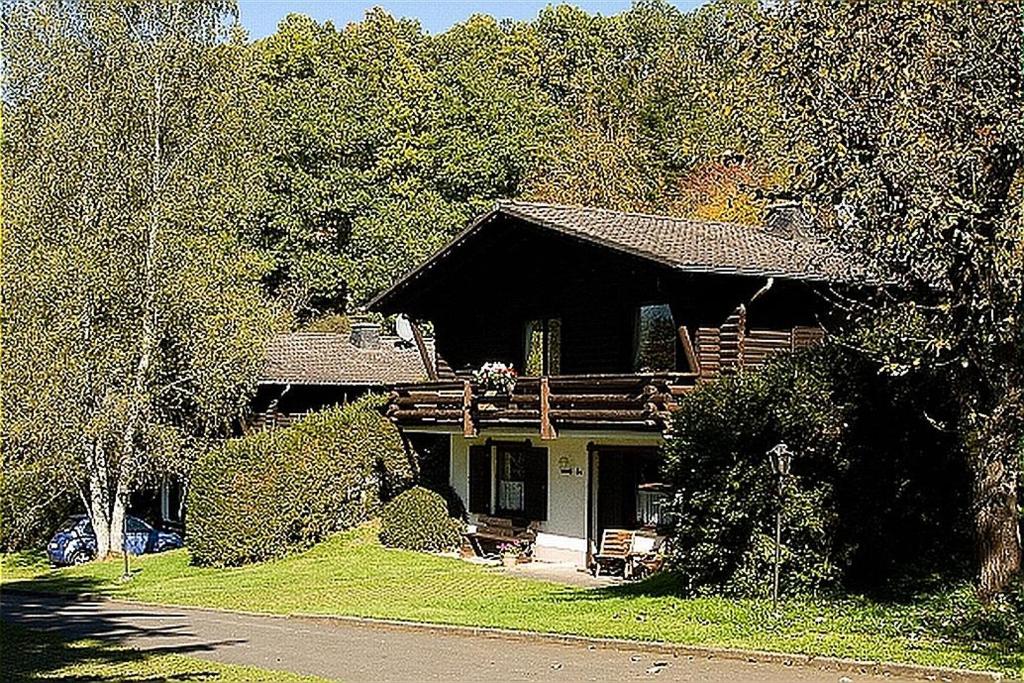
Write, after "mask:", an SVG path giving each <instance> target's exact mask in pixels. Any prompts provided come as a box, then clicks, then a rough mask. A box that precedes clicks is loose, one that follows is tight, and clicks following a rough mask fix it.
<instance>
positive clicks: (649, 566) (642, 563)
mask: <svg viewBox="0 0 1024 683" xmlns="http://www.w3.org/2000/svg"><path fill="white" fill-rule="evenodd" d="M664 564H665V537H664V536H655V535H653V534H642V533H638V534H634V535H633V542H632V544H631V545H630V548H629V554H628V555H627V557H626V565H625V568H624V569H623V576H625V577H626V578H628V579H643V578H646V577H648V576H650V575H651V574H654V573H655V572H657V571H659V570H660V569H661V568H662V567H663V566H664Z"/></svg>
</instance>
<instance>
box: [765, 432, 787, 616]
mask: <svg viewBox="0 0 1024 683" xmlns="http://www.w3.org/2000/svg"><path fill="white" fill-rule="evenodd" d="M768 463H769V464H770V465H771V468H772V471H773V472H775V474H776V475H777V476H778V500H777V501H776V502H777V505H776V507H775V576H774V581H773V583H772V611H773V612H776V613H777V612H778V610H779V566H780V565H781V564H782V501H783V496H784V495H785V487H784V484H785V480H786V477H788V476H789V468H790V465H792V464H793V452H792V451H791V450H789V446H787V445H786V444H784V443H780V444H778V445H777V446H775V447H774V448H772V449H771V450H769V451H768Z"/></svg>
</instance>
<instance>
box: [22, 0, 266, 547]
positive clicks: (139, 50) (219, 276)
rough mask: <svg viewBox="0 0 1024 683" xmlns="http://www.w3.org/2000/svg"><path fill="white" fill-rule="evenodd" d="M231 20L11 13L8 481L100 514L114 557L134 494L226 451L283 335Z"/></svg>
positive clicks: (110, 12) (41, 6)
mask: <svg viewBox="0 0 1024 683" xmlns="http://www.w3.org/2000/svg"><path fill="white" fill-rule="evenodd" d="M234 17H235V13H234V8H233V6H232V4H231V3H226V2H222V1H220V0H200V1H197V2H189V3H183V4H176V3H168V2H162V1H161V0H147V1H145V2H140V3H134V4H131V5H127V4H123V3H108V2H101V1H96V0H85V1H83V2H75V3H64V2H58V1H56V0H41V1H40V2H34V1H31V2H30V1H21V0H5V1H4V3H3V13H2V22H3V40H4V81H3V102H4V121H3V123H4V136H3V150H2V152H3V159H4V164H3V195H4V206H3V209H4V229H5V230H4V258H3V262H2V279H3V282H4V287H3V292H2V296H3V301H2V308H3V320H2V336H3V343H4V361H3V365H4V372H3V378H2V383H3V386H2V390H3V391H2V394H3V418H4V419H3V427H2V439H3V440H2V451H3V454H4V463H3V467H4V478H5V480H6V479H8V478H10V480H11V481H13V480H15V479H21V478H23V477H26V476H29V475H31V476H33V477H38V481H36V482H34V483H31V484H28V483H27V482H26V485H27V486H29V487H34V488H36V489H40V490H48V491H50V492H56V491H58V490H63V491H67V492H71V493H72V495H75V496H76V498H77V497H79V496H80V497H81V499H83V500H85V501H87V502H86V504H87V506H88V512H89V514H90V516H91V517H92V521H93V526H94V528H95V529H96V531H97V535H98V542H99V552H100V554H101V555H103V554H105V553H106V550H107V548H108V547H109V545H111V544H112V545H113V546H114V547H117V546H119V544H120V540H119V534H120V530H121V520H122V519H123V511H124V505H125V503H126V502H127V500H128V498H129V496H130V495H131V493H132V492H133V491H135V490H137V489H138V488H139V487H140V486H143V485H144V484H145V483H146V482H147V481H152V480H155V479H156V478H157V476H158V475H159V474H162V473H165V472H168V471H178V472H180V471H184V470H186V469H187V467H188V464H189V461H190V458H191V454H192V453H194V452H195V451H196V450H197V449H199V448H201V447H203V445H204V444H205V443H206V442H207V441H208V440H211V439H217V438H220V437H221V436H223V435H224V434H225V432H226V431H227V430H228V428H229V425H230V424H231V422H232V420H233V419H234V418H236V417H237V416H238V415H239V414H240V413H241V411H242V409H243V407H244V406H245V404H246V402H247V400H248V395H249V392H250V390H251V389H253V387H254V384H255V379H256V374H257V373H258V371H259V368H260V365H261V363H262V360H263V359H262V356H263V350H264V348H265V344H266V341H267V339H268V337H269V334H270V333H271V331H272V320H273V315H272V312H271V308H270V307H269V306H268V305H267V302H266V301H265V299H264V298H263V296H262V288H261V279H262V277H263V275H264V273H265V272H266V266H267V264H266V262H265V260H264V259H263V258H262V256H261V255H260V254H259V253H257V252H256V251H255V250H254V249H252V248H251V246H249V244H248V243H246V242H245V241H243V240H242V239H241V235H242V234H243V233H246V232H247V231H248V230H249V229H250V228H251V227H252V225H253V224H254V221H255V220H256V214H255V208H256V204H255V200H256V198H258V197H259V196H260V195H261V192H262V185H261V183H260V177H259V175H258V167H257V166H256V163H255V157H254V155H253V154H252V153H251V152H252V150H253V148H254V146H255V145H256V144H257V143H256V140H258V138H259V135H260V126H259V125H258V122H255V121H253V120H251V119H250V117H249V115H248V112H249V111H252V109H253V106H252V105H253V104H254V102H255V95H256V93H255V85H254V80H253V77H252V72H251V69H250V58H249V53H248V50H247V48H246V47H245V46H244V45H242V44H240V43H239V42H237V41H235V40H233V39H232V35H231V26H232V23H233V21H234ZM46 499H47V496H44V497H43V498H41V499H40V500H38V501H26V502H28V503H30V507H28V508H24V509H20V510H14V511H11V512H10V513H8V514H15V515H22V514H24V515H27V516H29V517H32V516H33V515H34V513H33V512H32V510H31V505H34V504H36V503H41V502H43V501H45V500H46ZM112 537H113V538H112Z"/></svg>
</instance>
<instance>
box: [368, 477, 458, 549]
mask: <svg viewBox="0 0 1024 683" xmlns="http://www.w3.org/2000/svg"><path fill="white" fill-rule="evenodd" d="M461 531H462V522H461V521H460V520H457V519H454V518H452V517H449V516H448V503H447V502H446V501H445V499H444V497H443V496H441V495H440V494H438V493H435V492H433V491H430V490H428V489H425V488H423V487H420V486H415V487H413V488H411V489H409V490H408V491H404V492H402V493H400V494H399V495H398V496H396V497H395V499H394V500H392V501H391V502H390V503H388V504H387V505H385V506H384V510H383V511H382V512H381V516H380V542H381V543H383V544H384V545H386V546H390V547H392V548H404V549H406V550H419V551H421V552H443V551H448V550H455V549H456V548H458V547H459V543H460V542H461V541H462V534H461Z"/></svg>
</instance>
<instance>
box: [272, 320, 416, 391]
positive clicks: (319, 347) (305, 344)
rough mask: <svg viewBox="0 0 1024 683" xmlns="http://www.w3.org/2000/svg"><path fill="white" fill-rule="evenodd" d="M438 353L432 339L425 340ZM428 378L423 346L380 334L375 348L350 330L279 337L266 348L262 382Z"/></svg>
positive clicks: (376, 382)
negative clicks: (360, 344) (357, 340)
mask: <svg viewBox="0 0 1024 683" xmlns="http://www.w3.org/2000/svg"><path fill="white" fill-rule="evenodd" d="M426 345H427V351H428V352H429V355H430V357H431V358H433V357H434V344H433V341H432V340H426ZM426 379H427V369H426V368H425V367H424V366H423V360H422V358H421V357H420V353H419V350H418V349H417V348H416V347H415V346H410V345H403V344H402V343H401V342H400V341H399V340H398V339H396V338H392V337H382V338H381V340H380V343H379V344H378V345H377V346H376V347H374V348H368V349H367V348H360V347H358V346H356V345H355V344H353V343H352V342H351V340H350V338H349V335H347V334H338V333H333V332H292V333H290V334H281V335H278V336H277V337H275V338H274V339H273V340H272V341H271V343H270V346H269V347H268V349H267V363H266V365H265V367H264V369H263V371H262V373H260V379H259V381H260V383H261V384H319V385H333V386H342V385H350V386H380V387H383V386H390V385H392V384H398V383H403V382H420V381H423V380H426Z"/></svg>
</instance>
